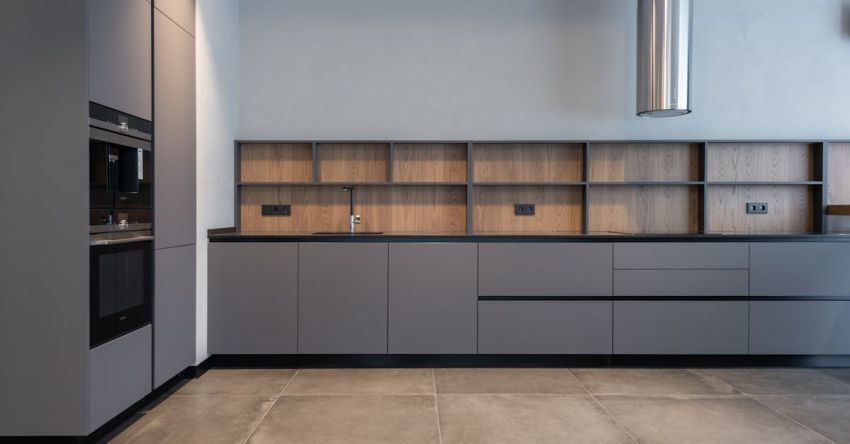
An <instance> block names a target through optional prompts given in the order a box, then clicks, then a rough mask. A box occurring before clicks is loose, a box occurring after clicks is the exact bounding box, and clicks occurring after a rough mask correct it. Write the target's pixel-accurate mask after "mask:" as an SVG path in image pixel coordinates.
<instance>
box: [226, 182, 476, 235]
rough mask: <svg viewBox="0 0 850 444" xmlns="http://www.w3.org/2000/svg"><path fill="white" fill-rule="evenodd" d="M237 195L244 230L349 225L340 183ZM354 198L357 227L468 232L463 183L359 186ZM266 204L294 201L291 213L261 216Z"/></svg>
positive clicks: (340, 227)
mask: <svg viewBox="0 0 850 444" xmlns="http://www.w3.org/2000/svg"><path fill="white" fill-rule="evenodd" d="M241 198H242V202H241V230H242V231H280V232H301V233H303V232H309V233H312V232H316V231H347V230H348V214H349V213H348V211H349V209H348V192H346V191H343V190H342V189H341V188H339V187H331V186H273V187H247V188H243V189H242V190H241ZM355 201H356V202H355V208H354V211H355V213H357V214H360V215H361V216H362V220H363V222H362V224H361V225H360V226H358V227H357V230H358V231H384V232H415V233H463V232H465V231H466V187H465V186H403V185H398V186H371V187H370V186H359V187H356V188H355ZM264 204H288V205H292V216H288V217H287V216H263V215H262V211H261V206H262V205H264Z"/></svg>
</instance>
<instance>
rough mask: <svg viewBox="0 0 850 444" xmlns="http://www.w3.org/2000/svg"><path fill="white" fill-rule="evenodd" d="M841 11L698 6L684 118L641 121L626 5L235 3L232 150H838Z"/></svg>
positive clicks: (779, 1)
mask: <svg viewBox="0 0 850 444" xmlns="http://www.w3.org/2000/svg"><path fill="white" fill-rule="evenodd" d="M845 2H846V0H806V1H799V0H695V6H694V42H693V43H694V59H693V73H694V76H693V77H694V79H693V80H694V83H693V89H694V96H693V104H694V113H693V114H692V115H689V116H686V117H679V118H675V119H662V120H648V119H638V118H637V117H634V107H635V104H634V101H635V98H634V96H635V93H634V88H635V80H634V78H635V74H634V71H635V55H634V52H635V49H634V47H635V29H636V14H635V11H636V6H635V5H636V1H635V0H429V1H421V0H358V1H350V0H242V1H241V3H240V17H241V27H240V39H239V40H240V51H241V65H240V66H241V75H240V77H241V79H240V94H239V99H240V101H241V110H242V112H241V118H240V137H241V138H246V139H264V138H268V139H311V138H323V139H334V138H343V139H344V138H354V139H379V138H405V139H558V138H563V139H586V138H587V139H599V138H603V139H624V138H630V139H641V138H712V139H717V138H848V136H850V80H848V79H850V77H848V73H850V37H848V31H847V30H846V29H845V28H846V25H845V24H844V23H843V17H842V16H843V15H844V14H843V12H844V11H843V10H842V4H843V3H845ZM845 8H846V7H845Z"/></svg>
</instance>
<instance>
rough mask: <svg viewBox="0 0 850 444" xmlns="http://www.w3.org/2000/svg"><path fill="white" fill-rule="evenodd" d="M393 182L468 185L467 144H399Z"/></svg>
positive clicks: (394, 155)
mask: <svg viewBox="0 0 850 444" xmlns="http://www.w3.org/2000/svg"><path fill="white" fill-rule="evenodd" d="M392 168H393V181H394V182H466V144H465V143H445V144H443V143H399V144H396V145H395V152H394V154H393V165H392Z"/></svg>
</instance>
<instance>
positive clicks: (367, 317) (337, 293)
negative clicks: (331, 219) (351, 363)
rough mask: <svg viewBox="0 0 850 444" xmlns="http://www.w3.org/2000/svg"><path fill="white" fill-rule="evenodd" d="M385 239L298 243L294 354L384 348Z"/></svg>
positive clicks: (383, 350)
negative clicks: (296, 340) (297, 286)
mask: <svg viewBox="0 0 850 444" xmlns="http://www.w3.org/2000/svg"><path fill="white" fill-rule="evenodd" d="M387 249H388V245H387V244H386V243H375V244H372V243H303V244H301V245H300V251H299V255H298V282H299V289H298V352H299V353H304V354H384V353H386V352H387V268H388V263H387Z"/></svg>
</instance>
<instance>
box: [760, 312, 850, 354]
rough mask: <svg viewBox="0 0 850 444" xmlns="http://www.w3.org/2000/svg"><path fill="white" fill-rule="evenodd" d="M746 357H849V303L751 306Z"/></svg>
mask: <svg viewBox="0 0 850 444" xmlns="http://www.w3.org/2000/svg"><path fill="white" fill-rule="evenodd" d="M750 353H751V354H769V355H782V354H793V355H804V354H805V355H807V354H821V355H846V354H850V302H844V301H753V302H751V306H750Z"/></svg>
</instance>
